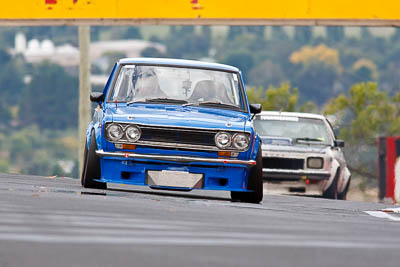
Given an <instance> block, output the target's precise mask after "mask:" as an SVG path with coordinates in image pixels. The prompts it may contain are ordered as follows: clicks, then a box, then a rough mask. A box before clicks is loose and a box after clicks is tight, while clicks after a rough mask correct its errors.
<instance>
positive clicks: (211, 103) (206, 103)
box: [197, 101, 240, 109]
mask: <svg viewBox="0 0 400 267" xmlns="http://www.w3.org/2000/svg"><path fill="white" fill-rule="evenodd" d="M197 104H198V105H199V106H209V107H225V108H234V109H240V107H238V106H236V105H231V104H225V103H221V102H218V101H204V102H199V103H197Z"/></svg>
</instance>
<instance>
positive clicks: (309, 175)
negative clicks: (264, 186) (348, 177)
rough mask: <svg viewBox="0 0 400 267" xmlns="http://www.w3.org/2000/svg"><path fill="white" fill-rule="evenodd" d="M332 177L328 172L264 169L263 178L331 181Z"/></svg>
mask: <svg viewBox="0 0 400 267" xmlns="http://www.w3.org/2000/svg"><path fill="white" fill-rule="evenodd" d="M330 176H331V173H330V172H328V171H314V170H287V169H267V168H264V169H263V177H264V178H265V179H270V180H301V179H312V180H329V178H330Z"/></svg>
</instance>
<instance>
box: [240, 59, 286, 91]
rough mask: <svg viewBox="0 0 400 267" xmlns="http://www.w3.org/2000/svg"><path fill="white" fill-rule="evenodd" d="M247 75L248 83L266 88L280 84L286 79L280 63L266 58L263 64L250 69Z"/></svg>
mask: <svg viewBox="0 0 400 267" xmlns="http://www.w3.org/2000/svg"><path fill="white" fill-rule="evenodd" d="M247 77H248V81H247V83H248V84H250V85H252V86H262V87H264V88H266V87H268V86H270V85H273V86H278V85H279V84H281V83H282V82H283V81H285V78H284V75H283V72H282V69H281V67H280V65H279V64H274V63H273V62H272V61H271V60H265V61H263V62H262V63H261V64H258V65H256V66H255V67H254V68H252V69H251V70H250V71H249V73H248V75H247Z"/></svg>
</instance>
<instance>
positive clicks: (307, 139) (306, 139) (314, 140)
mask: <svg viewBox="0 0 400 267" xmlns="http://www.w3.org/2000/svg"><path fill="white" fill-rule="evenodd" d="M298 141H306V142H322V141H323V140H321V139H318V138H310V137H299V138H296V142H298Z"/></svg>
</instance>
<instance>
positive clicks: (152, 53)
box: [140, 46, 165, 58]
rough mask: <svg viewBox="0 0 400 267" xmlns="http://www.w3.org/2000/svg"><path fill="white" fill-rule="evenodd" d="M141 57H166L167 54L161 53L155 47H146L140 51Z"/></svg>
mask: <svg viewBox="0 0 400 267" xmlns="http://www.w3.org/2000/svg"><path fill="white" fill-rule="evenodd" d="M140 56H141V57H158V58H161V57H165V54H164V53H162V52H160V50H158V49H157V48H155V47H153V46H149V47H146V48H145V49H143V50H142V51H140Z"/></svg>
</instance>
